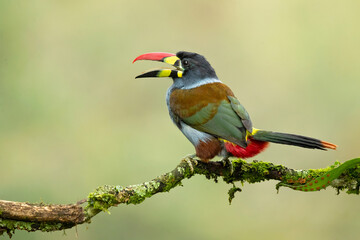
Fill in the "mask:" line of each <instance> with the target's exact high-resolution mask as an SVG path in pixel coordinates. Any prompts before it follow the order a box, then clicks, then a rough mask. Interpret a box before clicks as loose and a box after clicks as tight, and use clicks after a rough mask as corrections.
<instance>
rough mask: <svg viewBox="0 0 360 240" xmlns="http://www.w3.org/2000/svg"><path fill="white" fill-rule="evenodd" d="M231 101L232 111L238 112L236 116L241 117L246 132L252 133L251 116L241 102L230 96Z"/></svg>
mask: <svg viewBox="0 0 360 240" xmlns="http://www.w3.org/2000/svg"><path fill="white" fill-rule="evenodd" d="M228 99H229V100H230V103H231V107H232V109H233V110H234V111H235V112H236V114H237V115H238V116H239V117H240V119H241V122H242V123H243V124H244V126H245V128H246V130H248V131H249V132H250V133H252V129H253V127H252V122H251V120H250V116H249V114H248V112H247V111H246V109H245V108H244V107H243V105H241V104H240V102H239V100H237V99H236V98H235V97H231V96H228Z"/></svg>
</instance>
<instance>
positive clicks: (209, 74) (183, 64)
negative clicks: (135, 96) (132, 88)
mask: <svg viewBox="0 0 360 240" xmlns="http://www.w3.org/2000/svg"><path fill="white" fill-rule="evenodd" d="M138 60H152V61H160V62H165V63H168V64H170V65H172V66H174V67H175V69H157V70H151V71H147V72H145V73H143V74H141V75H138V76H136V77H135V78H151V77H171V78H173V80H174V82H175V83H176V82H177V81H179V82H181V83H182V85H185V86H186V85H188V84H194V83H195V82H199V81H202V80H204V79H217V76H216V73H215V70H214V69H213V68H212V67H211V65H210V63H209V62H208V61H207V60H206V59H205V58H204V57H203V56H202V55H200V54H197V53H192V52H185V51H180V52H178V53H177V54H173V53H161V52H154V53H146V54H142V55H140V56H138V57H137V58H135V60H134V61H133V63H134V62H136V61H138Z"/></svg>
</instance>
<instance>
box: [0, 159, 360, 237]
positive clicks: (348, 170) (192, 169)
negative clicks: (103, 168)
mask: <svg viewBox="0 0 360 240" xmlns="http://www.w3.org/2000/svg"><path fill="white" fill-rule="evenodd" d="M359 162H360V159H353V160H350V161H347V162H345V163H344V164H342V165H340V163H338V162H337V163H335V164H334V165H332V166H330V167H327V168H324V169H310V170H294V169H290V168H287V167H284V166H282V165H274V164H272V163H268V162H258V161H253V162H251V163H247V162H246V161H243V160H241V159H237V160H234V161H232V167H231V164H230V162H229V163H227V164H224V162H208V163H205V162H201V161H198V160H196V159H194V158H189V157H188V158H185V159H183V160H182V161H181V162H180V164H179V165H177V166H176V167H175V169H174V170H172V171H171V172H168V173H166V174H163V175H161V176H158V177H156V178H154V179H153V180H151V181H148V182H144V183H141V184H137V185H130V186H127V187H122V186H108V185H105V186H102V187H99V188H97V189H96V190H95V191H94V192H92V193H90V194H89V196H88V198H87V199H85V200H82V201H79V202H78V203H76V204H68V205H55V204H50V205H48V204H44V203H40V204H31V203H22V202H12V201H5V200H0V235H1V234H3V233H8V234H9V236H11V235H12V234H13V233H14V232H15V230H26V231H29V232H30V231H37V230H40V231H57V230H62V229H68V228H72V227H74V226H76V225H79V224H82V223H86V222H90V220H91V218H92V217H94V216H95V215H97V214H98V213H99V212H101V211H105V212H107V211H108V209H109V208H110V207H114V206H117V205H119V204H123V203H125V204H139V203H141V202H142V201H144V200H145V199H146V198H149V197H151V196H153V195H154V194H156V193H159V192H168V191H170V190H171V189H172V188H174V187H176V186H179V185H181V181H182V180H184V179H186V178H191V177H192V176H194V175H205V176H206V178H208V179H213V180H215V182H217V179H218V178H219V177H221V178H222V179H223V180H224V181H225V182H226V183H232V184H234V182H237V181H240V182H248V183H256V182H261V181H265V180H278V181H280V183H279V184H278V185H277V188H278V187H280V186H287V187H290V188H293V189H297V190H304V188H303V189H302V187H303V186H306V184H307V183H309V182H310V181H311V180H313V181H315V182H317V181H316V180H314V178H316V177H318V178H319V181H320V179H324V177H321V176H323V175H324V174H325V175H324V176H330V174H329V173H331V175H333V173H335V172H336V173H337V175H336V179H335V178H333V179H331V181H328V184H327V185H326V186H331V187H333V188H335V189H336V190H337V191H338V193H339V192H340V190H347V193H349V194H350V193H355V194H359V186H360V167H359V164H358V163H359ZM232 170H233V171H232ZM340 170H341V171H340ZM311 184H312V183H310V184H309V185H311ZM326 186H323V188H325V187H326ZM319 189H320V188H319ZM319 189H318V190H319ZM312 190H313V189H311V191H312ZM315 190H316V189H315ZM237 191H241V189H240V188H238V187H236V186H235V185H233V187H232V188H231V189H230V190H229V201H230V203H231V200H232V199H233V198H234V194H235V192H237ZM84 203H87V205H86V206H82V205H83V204H84Z"/></svg>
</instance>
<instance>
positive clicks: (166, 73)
mask: <svg viewBox="0 0 360 240" xmlns="http://www.w3.org/2000/svg"><path fill="white" fill-rule="evenodd" d="M138 60H151V61H159V62H164V63H167V64H170V65H172V66H174V67H175V68H176V69H157V70H151V71H147V72H144V73H143V74H140V75H138V76H136V77H135V78H150V77H172V78H181V77H182V74H183V70H184V69H183V67H182V66H181V61H180V59H179V58H178V57H177V56H176V55H175V54H173V53H163V52H153V53H145V54H142V55H140V56H138V57H137V58H135V59H134V61H133V63H134V62H136V61H138Z"/></svg>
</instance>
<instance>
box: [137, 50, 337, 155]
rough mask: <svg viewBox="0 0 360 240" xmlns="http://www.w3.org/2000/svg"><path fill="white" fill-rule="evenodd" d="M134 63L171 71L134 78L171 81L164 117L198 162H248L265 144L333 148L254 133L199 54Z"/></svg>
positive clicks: (143, 57) (275, 134) (302, 138)
mask: <svg viewBox="0 0 360 240" xmlns="http://www.w3.org/2000/svg"><path fill="white" fill-rule="evenodd" d="M138 60H152V61H160V62H165V63H168V64H170V65H172V66H174V68H173V69H159V70H151V71H147V72H145V73H143V74H141V75H138V76H136V78H153V77H170V78H172V79H173V84H172V85H171V86H170V88H169V89H168V91H167V93H166V104H167V107H168V110H169V114H170V118H171V120H172V121H173V122H174V123H175V125H176V126H177V127H178V128H179V129H180V131H181V132H182V133H183V134H184V135H185V136H186V138H187V139H188V140H189V141H190V142H191V143H192V144H193V145H194V147H195V151H196V156H197V157H198V158H200V160H202V161H204V162H208V161H209V160H210V159H212V158H214V157H215V156H222V157H224V158H228V157H231V156H235V157H239V158H243V159H245V158H249V157H253V156H255V155H257V154H258V153H260V152H262V151H263V150H264V149H265V148H266V147H267V146H268V144H269V142H272V143H279V144H286V145H293V146H298V147H303V148H310V149H321V150H326V149H334V150H335V149H336V147H337V146H336V145H335V144H332V143H329V142H325V141H321V140H318V139H315V138H311V137H305V136H300V135H295V134H288V133H279V132H272V131H265V130H260V129H256V128H254V127H253V125H252V122H251V119H250V116H249V114H248V112H247V111H246V110H245V108H244V107H243V106H242V105H241V104H240V102H239V100H238V99H237V98H236V97H235V95H234V93H233V92H232V91H231V89H230V88H229V87H228V86H226V85H225V84H224V83H222V82H221V81H220V80H219V78H218V77H217V75H216V73H215V70H214V68H213V67H212V66H211V65H210V63H209V62H208V61H207V60H206V59H205V57H203V56H202V55H200V54H197V53H193V52H185V51H180V52H178V53H176V54H173V53H163V52H153V53H146V54H142V55H140V56H138V57H137V58H135V60H134V61H133V63H134V62H136V61H138Z"/></svg>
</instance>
